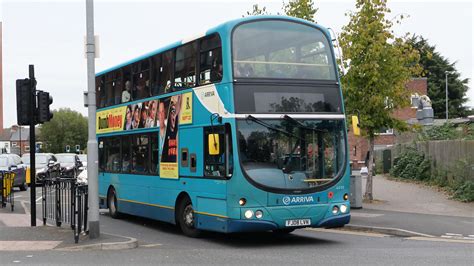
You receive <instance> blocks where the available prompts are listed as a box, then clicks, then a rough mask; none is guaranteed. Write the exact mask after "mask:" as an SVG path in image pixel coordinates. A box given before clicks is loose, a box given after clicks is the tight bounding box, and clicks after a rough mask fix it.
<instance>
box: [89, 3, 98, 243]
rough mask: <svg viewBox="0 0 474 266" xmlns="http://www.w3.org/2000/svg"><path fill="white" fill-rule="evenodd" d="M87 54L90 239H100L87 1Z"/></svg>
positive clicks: (91, 42)
mask: <svg viewBox="0 0 474 266" xmlns="http://www.w3.org/2000/svg"><path fill="white" fill-rule="evenodd" d="M86 27H87V38H86V39H87V40H86V54H87V104H88V116H89V125H88V129H89V130H88V132H89V134H88V140H87V178H88V183H89V237H90V238H91V239H94V238H98V237H99V235H100V227H99V179H98V175H99V172H98V169H99V168H98V153H99V149H98V147H97V138H96V132H95V123H96V117H95V112H96V100H95V40H94V2H93V0H86Z"/></svg>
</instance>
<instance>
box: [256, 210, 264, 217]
mask: <svg viewBox="0 0 474 266" xmlns="http://www.w3.org/2000/svg"><path fill="white" fill-rule="evenodd" d="M255 217H256V218H257V219H262V217H263V211H261V210H258V211H256V212H255Z"/></svg>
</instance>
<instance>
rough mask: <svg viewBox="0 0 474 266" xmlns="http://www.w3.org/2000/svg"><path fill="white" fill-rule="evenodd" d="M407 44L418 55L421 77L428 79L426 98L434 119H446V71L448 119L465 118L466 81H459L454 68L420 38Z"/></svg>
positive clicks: (415, 37) (410, 40)
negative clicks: (429, 100)
mask: <svg viewBox="0 0 474 266" xmlns="http://www.w3.org/2000/svg"><path fill="white" fill-rule="evenodd" d="M408 42H409V43H410V45H412V46H413V47H414V48H415V49H417V50H418V52H419V54H420V65H421V66H422V67H423V75H425V76H426V77H427V79H428V96H429V97H430V99H431V102H432V107H433V110H434V115H435V117H436V118H446V76H445V73H446V71H447V72H448V111H449V117H451V118H455V117H465V116H467V115H468V110H467V108H466V107H465V106H463V104H465V103H466V102H467V97H466V92H467V90H468V89H469V87H468V82H469V80H468V79H461V78H460V76H461V75H460V74H459V72H458V71H457V70H456V68H455V63H450V62H449V60H448V59H446V58H444V57H443V56H442V55H440V54H439V53H438V52H437V51H435V46H432V45H430V44H429V43H428V40H426V39H424V38H423V37H422V36H415V35H414V36H412V37H411V38H410V39H409V40H408Z"/></svg>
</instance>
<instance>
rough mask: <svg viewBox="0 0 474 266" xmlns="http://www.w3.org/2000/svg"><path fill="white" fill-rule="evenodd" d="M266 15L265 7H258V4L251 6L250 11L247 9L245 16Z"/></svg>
mask: <svg viewBox="0 0 474 266" xmlns="http://www.w3.org/2000/svg"><path fill="white" fill-rule="evenodd" d="M258 15H268V12H267V8H266V7H263V8H260V7H259V6H258V4H255V5H253V6H252V11H247V16H258Z"/></svg>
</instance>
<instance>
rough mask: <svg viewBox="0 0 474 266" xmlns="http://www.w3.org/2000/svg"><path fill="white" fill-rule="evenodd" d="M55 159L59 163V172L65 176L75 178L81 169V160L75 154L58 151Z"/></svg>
mask: <svg viewBox="0 0 474 266" xmlns="http://www.w3.org/2000/svg"><path fill="white" fill-rule="evenodd" d="M56 159H58V162H59V164H60V165H61V173H62V174H64V175H66V176H67V177H74V178H76V177H77V175H78V174H79V173H80V172H81V170H82V168H81V167H82V162H81V160H80V159H79V156H77V154H74V153H58V154H56Z"/></svg>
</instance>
